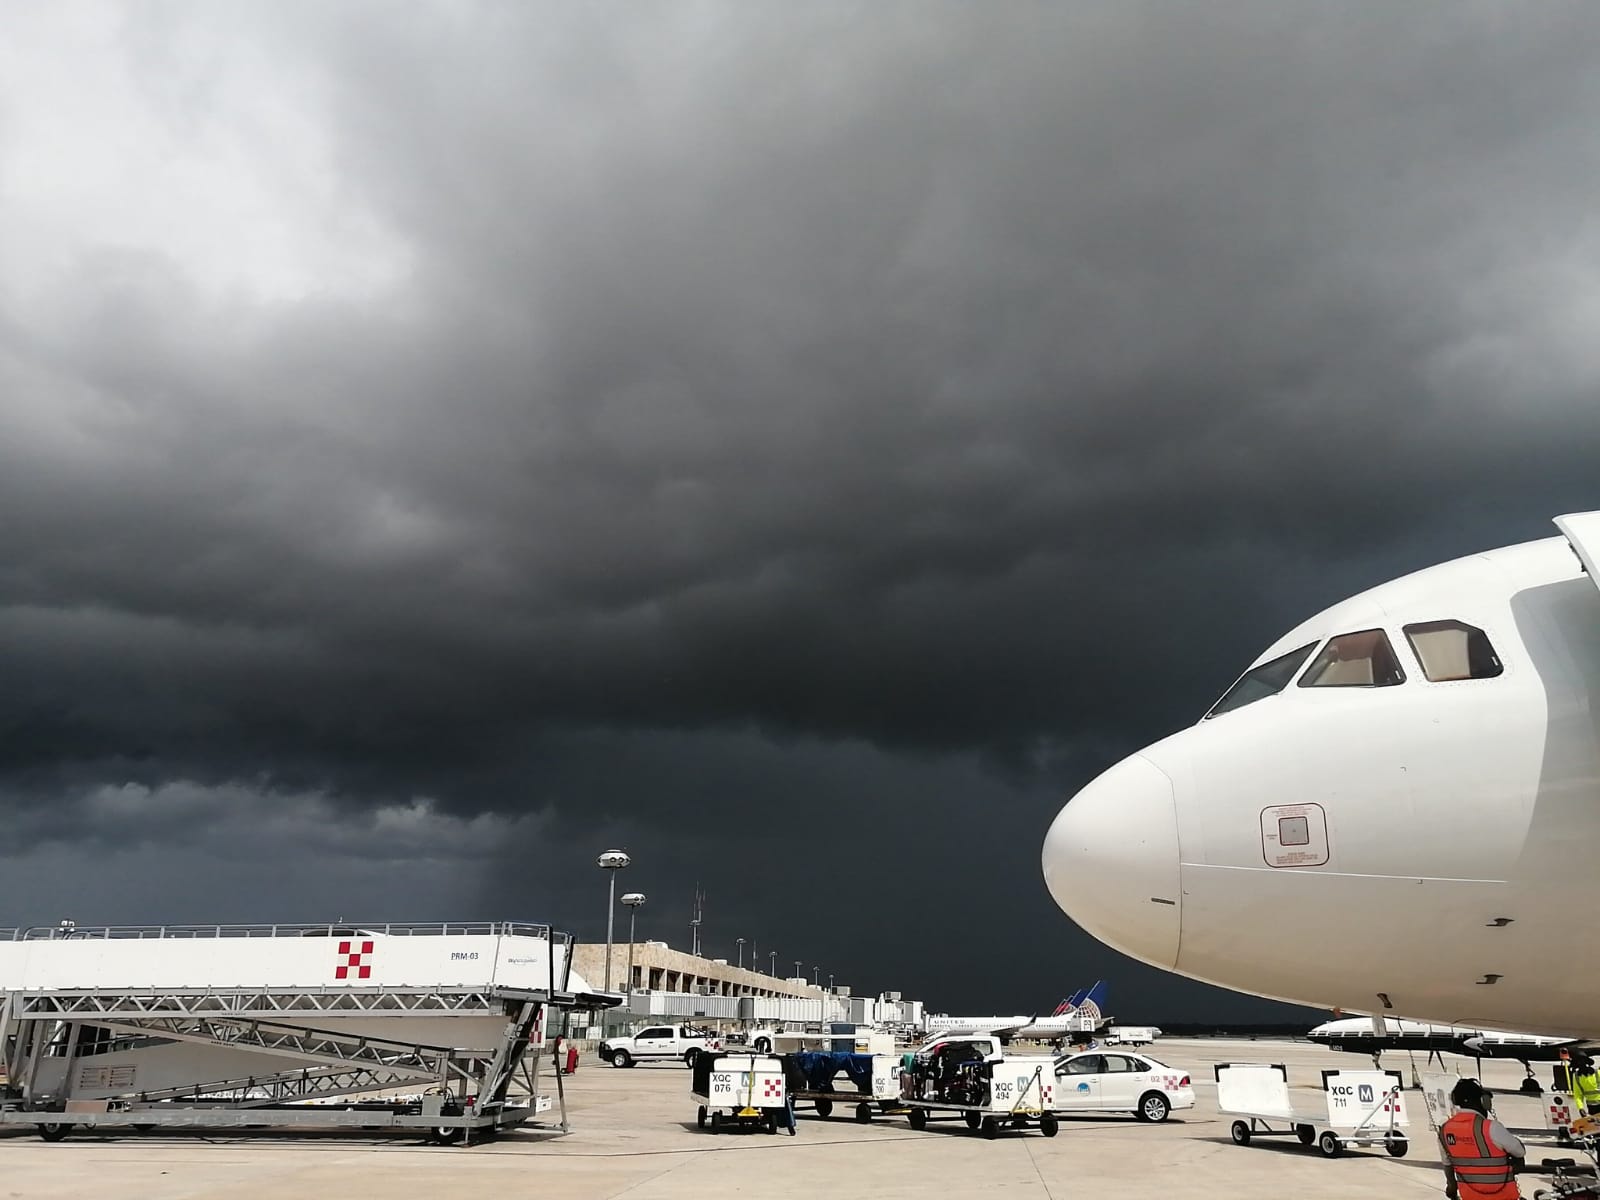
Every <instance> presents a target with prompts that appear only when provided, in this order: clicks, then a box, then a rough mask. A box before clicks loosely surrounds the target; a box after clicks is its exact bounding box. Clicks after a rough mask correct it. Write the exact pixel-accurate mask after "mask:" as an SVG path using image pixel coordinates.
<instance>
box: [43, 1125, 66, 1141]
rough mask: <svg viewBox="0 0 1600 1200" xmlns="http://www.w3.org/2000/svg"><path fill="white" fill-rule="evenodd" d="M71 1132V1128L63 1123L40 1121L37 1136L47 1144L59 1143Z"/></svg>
mask: <svg viewBox="0 0 1600 1200" xmlns="http://www.w3.org/2000/svg"><path fill="white" fill-rule="evenodd" d="M71 1131H72V1126H71V1125H68V1124H67V1123H66V1122H65V1121H41V1122H40V1123H39V1136H40V1137H42V1138H43V1139H44V1140H45V1141H47V1142H59V1141H60V1140H61V1139H62V1138H64V1137H66V1136H67V1134H68V1133H70V1132H71Z"/></svg>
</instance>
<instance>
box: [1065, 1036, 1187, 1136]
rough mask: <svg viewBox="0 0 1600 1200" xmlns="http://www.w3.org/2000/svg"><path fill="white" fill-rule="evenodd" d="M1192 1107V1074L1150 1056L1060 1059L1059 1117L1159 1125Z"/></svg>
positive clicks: (1097, 1053) (1093, 1053)
mask: <svg viewBox="0 0 1600 1200" xmlns="http://www.w3.org/2000/svg"><path fill="white" fill-rule="evenodd" d="M1193 1107H1194V1085H1193V1084H1192V1082H1191V1081H1190V1079H1189V1075H1188V1072H1186V1071H1182V1070H1179V1069H1178V1068H1176V1067H1169V1066H1167V1064H1166V1063H1163V1062H1157V1061H1156V1060H1155V1059H1153V1058H1151V1057H1150V1056H1149V1055H1145V1054H1132V1053H1127V1052H1111V1051H1102V1050H1086V1051H1083V1052H1082V1053H1079V1054H1065V1055H1062V1056H1061V1057H1060V1058H1058V1059H1056V1111H1057V1112H1062V1113H1067V1112H1125V1113H1132V1114H1133V1116H1134V1118H1135V1119H1136V1120H1139V1121H1149V1122H1160V1121H1165V1120H1166V1119H1167V1117H1168V1116H1170V1115H1171V1114H1172V1113H1173V1112H1174V1111H1176V1110H1182V1109H1188V1108H1193Z"/></svg>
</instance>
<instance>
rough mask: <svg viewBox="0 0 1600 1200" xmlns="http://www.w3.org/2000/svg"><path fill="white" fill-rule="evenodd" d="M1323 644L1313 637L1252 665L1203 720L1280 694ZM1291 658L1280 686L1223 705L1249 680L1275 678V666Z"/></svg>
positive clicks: (1230, 686) (1234, 682)
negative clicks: (1234, 702) (1259, 663)
mask: <svg viewBox="0 0 1600 1200" xmlns="http://www.w3.org/2000/svg"><path fill="white" fill-rule="evenodd" d="M1321 646H1322V642H1321V641H1320V640H1318V639H1313V640H1311V641H1309V642H1307V643H1306V644H1305V645H1304V646H1297V647H1296V648H1295V649H1293V650H1289V651H1286V652H1285V653H1283V654H1280V655H1278V657H1277V658H1271V659H1268V660H1267V661H1266V662H1264V663H1262V664H1261V665H1260V666H1256V667H1251V668H1250V669H1249V670H1248V671H1246V672H1245V673H1244V674H1243V675H1241V676H1239V678H1238V679H1236V680H1234V681H1233V683H1232V684H1230V685H1229V687H1228V690H1227V691H1225V692H1223V693H1222V695H1221V697H1220V698H1219V699H1218V700H1217V702H1216V703H1215V704H1213V705H1212V706H1211V708H1210V709H1209V710H1208V711H1207V712H1206V715H1205V716H1204V717H1203V718H1202V720H1206V721H1209V720H1211V718H1212V717H1220V716H1222V715H1223V714H1224V713H1231V712H1238V711H1239V710H1240V709H1241V708H1248V707H1250V705H1252V704H1255V703H1256V702H1258V701H1261V700H1270V699H1271V698H1272V697H1273V696H1276V695H1279V694H1280V693H1282V692H1283V691H1284V690H1286V689H1287V688H1288V686H1289V685H1290V684H1291V683H1293V682H1294V680H1295V676H1297V675H1299V674H1300V671H1301V669H1302V668H1303V667H1304V666H1305V665H1306V663H1307V662H1309V661H1310V660H1311V656H1312V655H1313V654H1315V653H1316V652H1317V650H1318V649H1319V648H1320V647H1321ZM1291 659H1293V660H1294V663H1293V665H1292V666H1288V667H1286V668H1285V669H1284V675H1283V682H1281V683H1279V684H1278V686H1277V687H1276V688H1274V689H1273V690H1272V691H1270V692H1262V693H1261V695H1259V696H1252V697H1251V698H1250V699H1248V700H1244V701H1241V702H1240V703H1238V704H1233V705H1229V706H1228V707H1226V708H1224V707H1223V705H1226V704H1228V700H1229V698H1230V697H1232V696H1233V695H1234V694H1235V693H1236V692H1237V691H1238V690H1239V689H1240V688H1241V687H1243V686H1244V685H1245V684H1246V683H1247V682H1249V681H1251V680H1257V679H1260V678H1262V677H1263V676H1265V677H1266V678H1268V679H1269V680H1270V679H1272V678H1274V676H1273V675H1272V674H1271V672H1272V671H1273V670H1274V668H1277V667H1279V666H1280V664H1286V663H1288V662H1289V660H1291Z"/></svg>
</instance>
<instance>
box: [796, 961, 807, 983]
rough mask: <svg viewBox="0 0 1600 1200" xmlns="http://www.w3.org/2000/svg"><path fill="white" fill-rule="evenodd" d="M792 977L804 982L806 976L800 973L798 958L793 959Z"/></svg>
mask: <svg viewBox="0 0 1600 1200" xmlns="http://www.w3.org/2000/svg"><path fill="white" fill-rule="evenodd" d="M794 977H795V978H796V979H798V980H800V981H801V982H802V983H804V982H805V978H806V977H805V976H804V975H802V974H800V960H799V959H798V958H797V959H795V960H794Z"/></svg>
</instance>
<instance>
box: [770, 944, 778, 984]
mask: <svg viewBox="0 0 1600 1200" xmlns="http://www.w3.org/2000/svg"><path fill="white" fill-rule="evenodd" d="M767 957H768V958H770V959H771V960H772V970H770V971H768V972H767V974H769V975H771V976H772V977H773V978H774V979H776V978H777V977H778V952H777V951H776V950H774V951H773V952H772V953H771V954H769V955H767Z"/></svg>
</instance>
